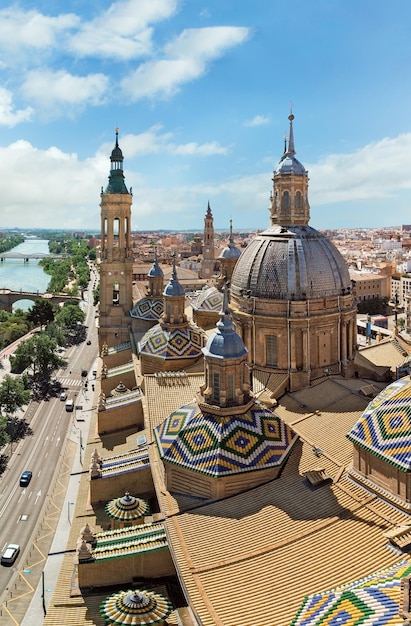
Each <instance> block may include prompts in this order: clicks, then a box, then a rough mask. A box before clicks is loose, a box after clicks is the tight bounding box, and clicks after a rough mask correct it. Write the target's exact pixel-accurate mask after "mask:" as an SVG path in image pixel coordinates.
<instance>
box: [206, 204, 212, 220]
mask: <svg viewBox="0 0 411 626" xmlns="http://www.w3.org/2000/svg"><path fill="white" fill-rule="evenodd" d="M206 217H213V214H212V213H211V207H210V200H209V201H208V203H207V213H206Z"/></svg>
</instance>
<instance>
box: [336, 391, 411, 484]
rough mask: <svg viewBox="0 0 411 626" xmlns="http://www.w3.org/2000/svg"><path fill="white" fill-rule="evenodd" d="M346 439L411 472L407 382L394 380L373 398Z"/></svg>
mask: <svg viewBox="0 0 411 626" xmlns="http://www.w3.org/2000/svg"><path fill="white" fill-rule="evenodd" d="M347 437H348V439H349V440H350V441H352V442H353V443H356V444H357V445H359V446H361V447H362V448H365V449H366V450H369V451H370V452H371V453H372V454H374V455H376V456H378V457H380V458H382V459H384V460H385V461H388V462H389V463H391V464H392V465H395V466H396V467H397V468H399V469H400V470H402V471H410V470H411V448H410V439H411V382H410V380H409V379H407V380H404V379H400V380H397V381H395V382H394V383H392V384H391V385H389V386H388V387H387V388H386V389H385V390H384V391H383V392H382V393H380V394H379V395H378V396H377V397H376V398H374V400H373V401H372V402H370V404H369V405H368V406H367V408H366V410H365V411H364V413H363V414H362V416H361V417H360V419H359V420H358V421H357V423H356V424H355V425H354V426H353V428H352V429H351V431H350V432H349V433H348V435H347Z"/></svg>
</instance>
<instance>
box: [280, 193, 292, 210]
mask: <svg viewBox="0 0 411 626" xmlns="http://www.w3.org/2000/svg"><path fill="white" fill-rule="evenodd" d="M281 208H282V209H289V208H290V193H289V192H288V191H284V193H283V199H282V203H281Z"/></svg>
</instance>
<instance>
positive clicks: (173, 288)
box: [163, 252, 185, 296]
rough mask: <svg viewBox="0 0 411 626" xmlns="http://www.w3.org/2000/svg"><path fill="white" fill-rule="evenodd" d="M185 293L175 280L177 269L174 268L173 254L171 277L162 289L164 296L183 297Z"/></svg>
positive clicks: (174, 255)
mask: <svg viewBox="0 0 411 626" xmlns="http://www.w3.org/2000/svg"><path fill="white" fill-rule="evenodd" d="M184 294H185V291H184V287H183V286H182V285H181V284H180V283H179V281H178V278H177V268H176V253H175V252H174V253H173V271H172V272H171V277H170V281H169V283H168V285H166V288H165V289H164V292H163V295H164V296H184Z"/></svg>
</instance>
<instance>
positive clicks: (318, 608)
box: [291, 559, 411, 626]
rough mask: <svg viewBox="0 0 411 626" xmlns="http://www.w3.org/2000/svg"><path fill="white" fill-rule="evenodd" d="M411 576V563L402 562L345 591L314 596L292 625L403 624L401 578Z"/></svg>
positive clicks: (305, 603)
mask: <svg viewBox="0 0 411 626" xmlns="http://www.w3.org/2000/svg"><path fill="white" fill-rule="evenodd" d="M410 574H411V563H410V561H409V560H407V559H402V560H401V561H399V563H396V564H395V565H394V566H393V567H390V568H387V569H386V570H383V571H379V572H376V573H375V574H371V575H370V576H367V577H366V578H363V579H361V580H358V581H355V582H354V583H349V584H348V585H345V586H344V587H342V588H341V587H340V588H337V589H333V590H331V591H326V592H324V593H315V594H312V595H310V596H308V597H307V598H306V599H305V601H304V603H303V605H302V607H301V609H300V611H299V613H298V617H297V618H296V619H295V620H293V622H292V625H291V626H330V625H332V624H335V625H336V626H337V625H339V624H361V625H362V626H377V625H378V626H384V625H386V626H388V625H391V624H392V625H394V624H400V623H403V622H402V620H401V622H400V621H399V616H398V606H399V602H400V595H401V578H403V577H405V576H409V575H410Z"/></svg>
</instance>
